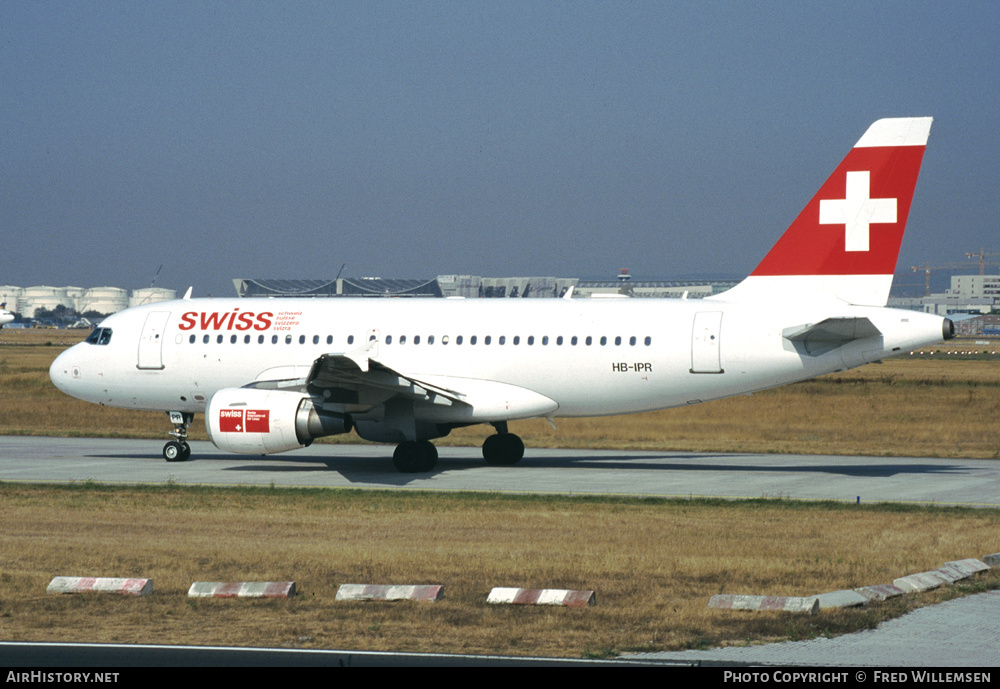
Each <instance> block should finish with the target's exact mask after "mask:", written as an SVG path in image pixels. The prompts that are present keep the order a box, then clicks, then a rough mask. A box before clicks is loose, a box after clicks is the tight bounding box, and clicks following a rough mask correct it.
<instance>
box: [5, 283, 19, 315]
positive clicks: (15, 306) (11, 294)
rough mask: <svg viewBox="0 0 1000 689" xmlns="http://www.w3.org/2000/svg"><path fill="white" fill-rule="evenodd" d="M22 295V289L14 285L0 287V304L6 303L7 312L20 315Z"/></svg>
mask: <svg viewBox="0 0 1000 689" xmlns="http://www.w3.org/2000/svg"><path fill="white" fill-rule="evenodd" d="M23 294H24V288H23V287H15V286H14V285H0V304H3V303H5V302H6V304H7V310H8V311H13V312H14V313H21V309H20V304H21V295H23Z"/></svg>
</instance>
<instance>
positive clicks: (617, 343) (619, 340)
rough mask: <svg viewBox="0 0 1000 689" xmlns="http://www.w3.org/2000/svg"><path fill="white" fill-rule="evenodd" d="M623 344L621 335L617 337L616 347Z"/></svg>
mask: <svg viewBox="0 0 1000 689" xmlns="http://www.w3.org/2000/svg"><path fill="white" fill-rule="evenodd" d="M621 343H622V336H621V335H618V336H617V337H616V338H615V346H616V347H617V346H618V345H620V344H621Z"/></svg>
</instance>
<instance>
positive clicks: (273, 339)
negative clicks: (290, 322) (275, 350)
mask: <svg viewBox="0 0 1000 689" xmlns="http://www.w3.org/2000/svg"><path fill="white" fill-rule="evenodd" d="M271 344H278V336H277V335H271Z"/></svg>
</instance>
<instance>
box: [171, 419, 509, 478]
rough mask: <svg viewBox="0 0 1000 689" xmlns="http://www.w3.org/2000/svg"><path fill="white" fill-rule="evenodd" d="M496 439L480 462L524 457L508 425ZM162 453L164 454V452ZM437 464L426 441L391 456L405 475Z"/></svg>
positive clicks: (493, 437) (408, 443) (505, 463)
mask: <svg viewBox="0 0 1000 689" xmlns="http://www.w3.org/2000/svg"><path fill="white" fill-rule="evenodd" d="M493 427H494V428H496V429H497V433H496V435H491V436H490V437H488V438H487V439H486V442H484V443H483V459H485V460H486V463H487V464H490V465H492V466H513V465H515V464H517V463H518V462H520V461H521V458H522V457H524V442H523V441H522V440H521V439H520V438H519V437H518V436H516V435H515V434H513V433H508V432H507V422H506V421H498V422H496V423H494V424H493ZM164 452H165V450H164ZM437 460H438V451H437V448H436V447H434V444H433V443H431V442H430V441H429V440H406V441H404V442H401V443H400V444H399V445H397V446H396V450H395V452H393V453H392V463H393V465H395V467H396V469H397V470H398V471H400V472H402V473H404V474H418V473H422V472H426V471H431V470H432V469H433V468H434V467H435V466H436V465H437Z"/></svg>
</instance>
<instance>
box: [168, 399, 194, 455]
mask: <svg viewBox="0 0 1000 689" xmlns="http://www.w3.org/2000/svg"><path fill="white" fill-rule="evenodd" d="M167 416H169V417H170V422H171V423H172V424H174V430H172V431H170V435H172V436H174V437H175V438H177V440H171V441H170V442H168V443H167V444H166V445H164V446H163V458H164V459H165V460H167V461H168V462H186V461H187V460H188V459H190V458H191V447H190V446H189V445H188V444H187V432H188V426H190V425H191V422H192V421H194V414H191V413H189V412H179V411H168V412H167Z"/></svg>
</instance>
